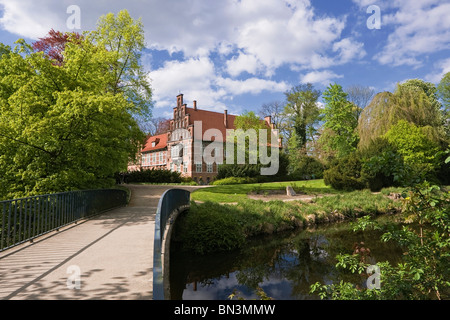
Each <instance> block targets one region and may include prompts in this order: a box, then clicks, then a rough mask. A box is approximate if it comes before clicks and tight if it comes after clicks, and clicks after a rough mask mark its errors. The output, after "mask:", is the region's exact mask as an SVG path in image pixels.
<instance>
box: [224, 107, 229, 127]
mask: <svg viewBox="0 0 450 320" xmlns="http://www.w3.org/2000/svg"><path fill="white" fill-rule="evenodd" d="M223 124H224V125H225V128H227V127H228V111H227V110H225V112H224V116H223Z"/></svg>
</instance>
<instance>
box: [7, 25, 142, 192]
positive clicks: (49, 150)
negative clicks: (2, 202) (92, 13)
mask: <svg viewBox="0 0 450 320" xmlns="http://www.w3.org/2000/svg"><path fill="white" fill-rule="evenodd" d="M103 27H104V28H107V26H106V25H105V24H103ZM122 31H123V36H124V37H129V36H130V35H129V34H127V33H126V28H123V30H122ZM93 39H94V37H93V36H92V33H87V34H85V35H84V37H82V39H80V41H76V42H75V41H68V42H67V43H66V46H65V49H64V52H63V56H64V63H63V64H61V65H57V64H54V63H52V61H51V60H49V59H48V58H47V57H46V56H45V54H44V53H43V52H33V50H32V48H31V46H30V45H28V44H26V43H25V42H24V41H23V40H19V41H18V46H17V47H16V48H15V49H14V50H7V51H6V52H4V53H3V54H2V55H1V59H0V114H1V116H0V177H1V178H0V179H1V183H0V185H1V186H2V187H1V189H0V198H13V197H20V196H28V195H35V194H43V193H52V192H59V191H68V190H74V189H86V188H97V187H106V186H110V185H111V184H112V183H113V182H114V173H115V172H117V171H124V170H126V167H127V164H128V161H129V160H130V159H131V158H133V157H135V155H136V153H137V151H138V149H139V146H140V144H141V143H142V141H143V139H144V138H145V136H144V135H143V133H142V132H141V130H140V129H139V127H138V125H137V123H136V121H135V120H134V118H133V115H134V114H135V113H136V112H138V111H139V110H143V109H142V106H141V105H138V106H136V104H134V103H133V99H130V96H129V95H127V94H126V92H125V89H124V90H114V88H113V87H112V86H111V84H112V83H114V82H112V80H113V79H116V77H117V74H116V73H115V71H114V68H111V66H118V65H121V64H122V61H121V56H120V55H118V54H117V53H115V52H113V51H111V50H109V49H108V47H106V46H105V45H104V44H103V43H102V42H101V41H99V40H100V39H99V38H98V36H97V41H93ZM128 72H131V69H130V70H129V71H128ZM123 75H124V78H122V77H120V79H119V80H118V81H117V83H126V82H128V80H129V79H128V78H127V77H126V76H125V75H126V72H124V73H123ZM116 80H117V79H116ZM139 112H140V111H139Z"/></svg>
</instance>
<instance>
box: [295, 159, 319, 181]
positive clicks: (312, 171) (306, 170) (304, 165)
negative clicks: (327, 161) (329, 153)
mask: <svg viewBox="0 0 450 320" xmlns="http://www.w3.org/2000/svg"><path fill="white" fill-rule="evenodd" d="M291 166H292V167H293V172H292V173H291V176H292V177H293V179H294V180H309V179H322V178H323V171H324V166H323V164H322V162H320V161H319V160H318V159H316V158H314V157H310V156H306V155H305V156H302V157H300V158H299V160H298V162H297V163H295V164H291Z"/></svg>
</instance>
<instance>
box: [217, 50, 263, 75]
mask: <svg viewBox="0 0 450 320" xmlns="http://www.w3.org/2000/svg"><path fill="white" fill-rule="evenodd" d="M226 69H227V72H228V73H229V74H230V75H231V76H238V75H240V74H241V73H242V72H244V71H246V72H248V73H250V74H256V73H257V72H258V71H260V70H262V69H263V66H262V64H261V62H260V61H258V58H256V57H255V56H254V55H249V54H244V53H240V54H239V56H237V57H234V58H232V59H231V60H228V61H227V62H226Z"/></svg>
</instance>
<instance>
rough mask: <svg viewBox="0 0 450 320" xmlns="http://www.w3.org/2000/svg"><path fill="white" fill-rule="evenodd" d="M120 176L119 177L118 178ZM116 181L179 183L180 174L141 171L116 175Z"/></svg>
mask: <svg viewBox="0 0 450 320" xmlns="http://www.w3.org/2000/svg"><path fill="white" fill-rule="evenodd" d="M120 176H121V177H120ZM116 178H117V180H120V179H123V182H125V183H181V182H183V178H182V177H181V173H180V172H177V171H170V170H157V169H141V170H137V171H129V172H127V173H124V174H116Z"/></svg>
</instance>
